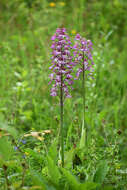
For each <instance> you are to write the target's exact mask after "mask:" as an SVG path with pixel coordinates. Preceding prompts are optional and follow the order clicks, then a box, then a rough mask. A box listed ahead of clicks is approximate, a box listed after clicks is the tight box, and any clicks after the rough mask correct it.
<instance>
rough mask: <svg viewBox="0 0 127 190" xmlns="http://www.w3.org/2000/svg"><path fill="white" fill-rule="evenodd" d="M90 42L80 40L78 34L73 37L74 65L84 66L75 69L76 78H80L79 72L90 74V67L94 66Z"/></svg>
mask: <svg viewBox="0 0 127 190" xmlns="http://www.w3.org/2000/svg"><path fill="white" fill-rule="evenodd" d="M92 45H93V44H92V42H91V41H90V40H86V39H85V38H82V37H81V36H80V35H79V34H77V35H76V37H75V45H74V46H73V50H74V51H73V55H74V58H75V64H84V67H82V66H81V67H80V68H78V69H77V73H76V78H75V79H78V78H79V77H80V74H81V72H83V68H84V71H89V72H90V73H92V71H93V70H92V66H93V65H94V62H93V57H92V49H93V48H92Z"/></svg>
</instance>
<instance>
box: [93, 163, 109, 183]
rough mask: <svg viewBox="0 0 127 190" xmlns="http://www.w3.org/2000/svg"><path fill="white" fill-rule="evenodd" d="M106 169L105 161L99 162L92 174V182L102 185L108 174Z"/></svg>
mask: <svg viewBox="0 0 127 190" xmlns="http://www.w3.org/2000/svg"><path fill="white" fill-rule="evenodd" d="M108 169H109V167H108V164H107V161H105V160H104V161H101V162H100V164H99V165H98V167H97V170H96V172H95V174H94V178H93V180H94V182H97V183H101V184H102V183H103V181H104V179H105V176H106V174H107V173H108Z"/></svg>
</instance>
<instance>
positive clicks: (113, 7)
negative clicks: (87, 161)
mask: <svg viewBox="0 0 127 190" xmlns="http://www.w3.org/2000/svg"><path fill="white" fill-rule="evenodd" d="M58 27H65V28H67V31H68V33H69V35H70V36H71V38H72V39H73V38H74V36H75V34H76V33H80V34H81V35H82V36H84V37H86V38H87V39H91V40H92V42H93V44H94V50H93V55H94V62H95V73H94V78H95V79H94V80H92V79H88V81H87V90H86V91H87V98H86V105H87V113H86V120H87V123H88V125H89V131H92V133H93V134H99V136H98V137H97V139H98V141H99V138H100V141H101V140H102V139H101V135H103V130H104V129H105V130H106V133H107V136H108V137H109V139H111V137H112V136H113V135H116V134H117V133H119V131H120V134H121V135H122V138H121V139H120V146H122V147H124V150H126V151H124V153H125V154H126V153H127V149H126V147H125V145H126V138H125V137H126V134H127V129H126V127H127V63H126V61H127V35H126V34H127V1H126V0H110V1H107V0H69V1H68V0H64V1H58V0H56V1H48V0H11V1H9V0H4V1H2V0H1V1H0V100H1V101H0V117H1V122H3V121H6V122H8V123H9V125H12V126H13V127H15V128H16V129H18V130H19V131H20V132H23V131H28V130H31V129H36V130H41V129H49V128H53V129H55V130H58V123H59V104H58V101H57V98H52V97H50V88H51V86H49V85H48V80H49V79H48V75H49V69H48V68H49V66H50V57H51V56H50V53H51V50H50V45H51V40H50V38H51V36H52V35H53V34H54V32H55V30H56V28H58ZM80 83H81V82H80V81H76V82H75V84H74V91H73V92H72V96H73V98H72V99H71V100H70V99H68V100H66V104H65V113H66V116H67V117H65V129H68V126H69V125H70V121H72V124H73V125H74V126H77V127H75V128H74V130H75V131H76V132H77V133H78V130H79V128H80V121H81V117H82V114H81V113H82V110H81V106H82V99H81V84H80ZM103 125H104V128H103ZM65 131H66V130H65ZM100 141H99V142H100Z"/></svg>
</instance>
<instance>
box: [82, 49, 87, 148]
mask: <svg viewBox="0 0 127 190" xmlns="http://www.w3.org/2000/svg"><path fill="white" fill-rule="evenodd" d="M84 60H85V55H84V52H83V66H82V69H83V72H82V97H83V124H84V126H85V106H86V105H85V104H86V89H85V88H86V86H85V83H86V75H85V65H84ZM85 142H86V144H87V127H86V138H85Z"/></svg>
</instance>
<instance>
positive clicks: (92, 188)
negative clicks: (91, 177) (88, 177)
mask: <svg viewBox="0 0 127 190" xmlns="http://www.w3.org/2000/svg"><path fill="white" fill-rule="evenodd" d="M97 186H98V184H96V183H94V182H85V183H82V184H81V185H80V187H79V189H80V190H96V187H97Z"/></svg>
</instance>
